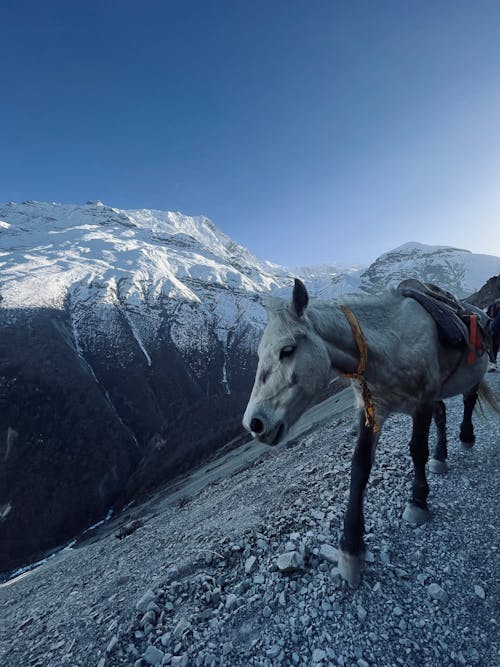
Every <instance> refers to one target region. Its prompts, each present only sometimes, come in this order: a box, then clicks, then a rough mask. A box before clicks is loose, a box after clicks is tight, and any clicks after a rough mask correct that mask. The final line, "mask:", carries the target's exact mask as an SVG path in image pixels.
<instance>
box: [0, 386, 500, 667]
mask: <svg viewBox="0 0 500 667" xmlns="http://www.w3.org/2000/svg"><path fill="white" fill-rule="evenodd" d="M487 379H488V381H489V382H490V383H491V385H492V388H493V390H494V392H495V394H496V396H497V400H498V398H499V397H500V392H499V380H500V373H498V374H489V375H488V378H487ZM461 404H462V401H461V399H460V398H455V399H452V400H451V401H449V402H448V428H449V456H450V458H449V466H450V469H449V472H448V473H447V474H446V475H443V476H439V475H431V474H429V485H430V488H431V494H430V507H431V511H432V518H431V521H430V522H429V524H426V525H423V526H420V527H417V528H414V529H412V528H410V527H409V526H407V525H406V524H405V523H403V522H402V520H401V516H402V512H403V509H404V505H405V501H406V500H407V497H408V494H409V490H410V487H411V480H412V465H411V460H410V458H409V454H408V447H407V443H408V438H409V433H410V420H409V418H407V417H405V416H394V417H392V418H391V419H390V420H388V422H387V424H386V427H385V429H384V432H383V434H382V437H381V440H380V444H379V447H378V451H377V458H376V462H375V465H374V468H373V471H372V475H371V480H370V484H369V486H368V489H367V494H366V499H365V524H366V541H367V547H368V558H367V560H366V563H365V569H364V573H363V579H362V582H361V585H360V587H359V588H358V589H356V590H354V591H353V590H351V589H349V588H348V587H347V586H346V585H345V583H344V582H343V581H342V580H341V578H340V576H339V573H338V569H337V567H336V564H337V561H338V552H337V545H338V536H339V532H340V531H341V526H342V516H343V512H344V510H345V506H346V501H347V496H348V490H349V470H350V455H351V452H352V449H353V438H352V435H351V430H352V424H351V418H350V417H348V416H347V415H346V414H345V413H342V414H340V415H335V416H334V418H333V419H332V423H334V424H335V425H333V426H329V425H323V426H320V427H319V428H317V429H315V430H314V431H310V432H308V433H306V435H305V436H303V437H298V438H296V439H295V440H293V441H292V442H290V443H288V445H286V446H282V447H278V448H274V449H269V450H266V451H265V452H264V453H263V454H262V455H261V456H260V457H259V458H258V459H257V460H255V461H252V462H250V463H246V464H244V465H242V466H241V468H240V469H238V470H237V471H236V472H234V473H233V474H232V475H231V476H230V477H227V478H221V479H218V480H214V481H212V482H210V483H209V484H207V485H206V486H204V487H201V488H200V489H199V490H198V491H197V492H196V493H194V494H193V495H192V496H190V497H189V498H186V497H184V498H183V501H182V503H179V502H177V503H173V502H172V500H171V498H172V496H171V495H170V491H169V489H168V488H167V489H165V490H163V491H162V492H160V493H157V494H155V495H154V496H153V497H151V498H150V499H149V500H148V502H146V503H145V504H143V505H141V506H137V507H135V508H131V509H130V510H128V512H127V513H126V515H125V516H123V517H121V518H119V519H118V522H115V523H114V524H110V525H109V526H108V527H103V529H102V530H101V531H100V532H98V533H97V534H96V535H95V538H94V540H93V541H88V542H87V543H85V544H84V545H82V546H81V547H80V548H78V549H73V550H69V551H66V552H63V553H61V554H59V556H57V557H56V558H54V559H52V560H50V561H48V562H47V563H46V564H45V565H43V566H42V567H40V568H38V569H37V570H35V571H33V572H32V573H30V574H29V575H28V576H25V577H24V578H20V579H18V580H17V581H14V582H12V583H10V584H9V585H6V586H5V585H4V586H2V587H1V588H0V605H1V607H2V624H1V625H0V664H1V665H8V667H26V666H30V667H56V666H57V667H60V666H61V665H68V667H76V666H81V667H89V666H90V667H92V666H96V667H97V666H99V667H121V666H132V665H134V666H135V667H146V665H171V666H174V665H178V666H182V667H205V666H206V667H211V666H213V667H219V666H220V667H222V666H224V665H234V666H238V667H247V666H249V667H250V666H252V665H254V666H259V667H261V666H262V667H266V666H268V667H272V666H274V665H282V666H286V665H303V666H306V665H307V666H309V665H324V666H328V667H330V666H335V667H337V666H338V665H340V666H342V665H344V666H346V667H356V666H358V667H367V666H368V667H375V666H380V667H384V666H387V667H395V666H398V665H401V666H402V667H405V666H407V667H420V666H422V665H425V666H426V667H443V666H444V667H449V666H455V665H467V666H474V665H481V666H485V667H498V665H499V664H500V655H499V644H498V635H499V633H498V622H499V621H498V619H499V618H500V614H499V610H498V601H497V600H498V587H497V586H498V572H500V558H499V544H498V538H497V535H498V529H499V518H498V505H497V502H498V497H500V496H499V492H500V488H499V487H500V484H499V476H498V470H499V466H498V462H499V457H500V450H499V447H498V444H499V441H500V424H499V420H498V418H497V417H495V416H493V415H491V416H490V418H489V419H488V420H481V419H480V417H479V416H477V415H476V418H475V425H476V436H477V437H476V444H475V446H474V447H473V449H472V450H470V451H465V450H463V449H462V448H461V447H460V445H459V443H458V442H457V431H458V424H459V422H460V417H461ZM431 437H433V438H435V433H434V432H433V433H432V436H431ZM209 465H212V466H213V465H214V462H212V463H211V464H209ZM139 520H140V521H141V522H142V524H141V526H140V527H139V528H138V529H137V530H135V531H134V532H133V533H131V534H130V535H128V536H126V537H123V538H122V539H118V538H117V537H116V534H117V532H118V530H119V527H120V526H119V525H118V524H119V523H120V522H130V521H139Z"/></svg>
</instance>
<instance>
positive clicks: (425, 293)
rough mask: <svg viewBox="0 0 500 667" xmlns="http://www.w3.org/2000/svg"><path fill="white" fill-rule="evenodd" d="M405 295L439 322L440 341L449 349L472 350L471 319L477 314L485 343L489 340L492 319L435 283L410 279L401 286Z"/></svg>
mask: <svg viewBox="0 0 500 667" xmlns="http://www.w3.org/2000/svg"><path fill="white" fill-rule="evenodd" d="M397 290H398V291H400V292H401V293H402V294H403V295H404V296H407V297H410V298H412V299H415V301H418V303H419V304H420V305H421V306H422V307H423V308H425V310H426V311H427V312H428V313H429V315H431V317H432V318H433V320H434V322H435V323H436V326H437V330H438V336H439V341H440V343H441V344H442V345H444V346H445V347H453V348H470V347H471V345H470V340H469V327H470V316H471V315H476V316H477V321H478V325H479V329H480V332H481V337H482V339H483V341H484V340H485V339H486V340H487V339H488V324H489V318H488V317H487V316H486V315H485V314H484V313H483V311H482V310H480V309H479V308H476V307H475V306H473V305H472V304H469V303H466V302H464V301H458V299H456V298H455V297H454V296H453V294H451V293H450V292H447V291H446V290H443V289H441V288H440V287H438V286H437V285H433V284H432V283H423V282H420V280H415V279H413V278H409V279H407V280H403V281H402V282H401V283H400V284H399V285H398V287H397Z"/></svg>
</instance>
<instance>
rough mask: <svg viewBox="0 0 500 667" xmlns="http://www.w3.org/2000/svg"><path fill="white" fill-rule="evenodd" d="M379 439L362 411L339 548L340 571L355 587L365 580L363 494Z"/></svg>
mask: <svg viewBox="0 0 500 667" xmlns="http://www.w3.org/2000/svg"><path fill="white" fill-rule="evenodd" d="M377 438H378V436H377V435H376V434H375V433H374V432H373V428H371V427H369V426H366V425H365V412H364V410H362V411H361V412H360V425H359V435H358V442H357V444H356V449H355V450H354V455H353V457H352V466H351V488H350V493H349V503H348V505H347V512H346V514H345V517H344V532H343V534H342V537H341V540H340V549H339V571H340V574H341V576H342V578H343V579H345V580H346V581H347V583H348V584H349V585H350V586H352V587H353V588H354V587H356V586H357V585H358V584H359V582H360V579H361V567H362V564H363V557H364V552H365V544H364V540H363V533H364V519H363V496H364V491H365V487H366V484H367V482H368V478H369V476H370V470H371V467H372V461H373V455H374V451H375V446H376V442H377Z"/></svg>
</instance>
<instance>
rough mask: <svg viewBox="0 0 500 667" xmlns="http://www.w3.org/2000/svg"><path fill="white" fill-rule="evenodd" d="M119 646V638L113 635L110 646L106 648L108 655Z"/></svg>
mask: <svg viewBox="0 0 500 667" xmlns="http://www.w3.org/2000/svg"><path fill="white" fill-rule="evenodd" d="M117 644H118V637H117V636H116V635H113V637H111V639H110V641H109V644H108V645H107V647H106V653H111V652H112V651H114V650H115V648H116V645H117Z"/></svg>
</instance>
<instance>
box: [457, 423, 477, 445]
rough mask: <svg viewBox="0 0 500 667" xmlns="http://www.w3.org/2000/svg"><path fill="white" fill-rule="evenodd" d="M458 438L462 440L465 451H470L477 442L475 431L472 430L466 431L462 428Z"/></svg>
mask: <svg viewBox="0 0 500 667" xmlns="http://www.w3.org/2000/svg"><path fill="white" fill-rule="evenodd" d="M458 437H459V438H460V442H461V443H462V445H463V446H464V447H465V449H470V448H471V447H472V446H473V445H474V443H475V442H476V436H475V435H474V431H471V430H465V429H462V428H461V429H460V433H459V435H458Z"/></svg>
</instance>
